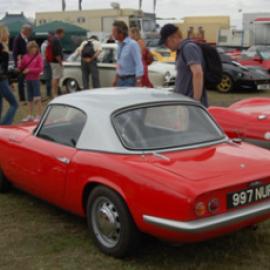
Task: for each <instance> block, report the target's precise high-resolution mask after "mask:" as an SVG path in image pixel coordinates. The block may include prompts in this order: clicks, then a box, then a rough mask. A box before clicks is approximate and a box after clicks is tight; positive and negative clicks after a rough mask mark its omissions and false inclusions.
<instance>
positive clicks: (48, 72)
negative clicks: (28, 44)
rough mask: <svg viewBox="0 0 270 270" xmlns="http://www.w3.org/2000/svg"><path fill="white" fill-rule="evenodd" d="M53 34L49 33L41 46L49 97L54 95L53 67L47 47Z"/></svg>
mask: <svg viewBox="0 0 270 270" xmlns="http://www.w3.org/2000/svg"><path fill="white" fill-rule="evenodd" d="M52 36H53V35H52V34H51V33H49V35H48V39H46V40H44V42H43V43H42V44H41V48H40V51H41V55H42V58H43V65H44V80H45V83H46V96H47V98H51V96H52V69H51V65H50V62H49V59H47V56H46V50H47V47H48V45H49V42H50V41H51V39H52Z"/></svg>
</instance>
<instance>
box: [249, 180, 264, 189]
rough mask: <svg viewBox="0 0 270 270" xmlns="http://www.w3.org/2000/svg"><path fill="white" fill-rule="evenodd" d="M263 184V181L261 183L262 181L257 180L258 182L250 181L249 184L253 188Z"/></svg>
mask: <svg viewBox="0 0 270 270" xmlns="http://www.w3.org/2000/svg"><path fill="white" fill-rule="evenodd" d="M261 185H262V183H261V182H260V181H256V182H252V183H250V184H249V187H251V188H256V187H259V186H261Z"/></svg>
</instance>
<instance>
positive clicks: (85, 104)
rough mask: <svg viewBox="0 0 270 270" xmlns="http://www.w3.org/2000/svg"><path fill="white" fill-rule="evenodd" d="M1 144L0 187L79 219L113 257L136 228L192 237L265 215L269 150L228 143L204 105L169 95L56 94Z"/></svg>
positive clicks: (129, 247) (4, 134)
mask: <svg viewBox="0 0 270 270" xmlns="http://www.w3.org/2000/svg"><path fill="white" fill-rule="evenodd" d="M0 149H1V151H0V190H1V191H2V192H4V191H7V190H8V188H9V187H10V185H11V184H12V185H14V186H16V187H18V188H20V189H23V190H25V191H27V192H29V193H31V194H33V195H35V196H37V197H39V198H41V199H44V200H46V201H48V202H50V203H53V204H55V205H57V206H59V207H61V208H63V209H66V210H68V211H70V212H73V213H75V214H78V215H80V216H83V217H86V219H87V222H88V226H89V229H90V234H91V236H92V237H93V239H94V241H95V243H96V245H97V246H98V247H99V248H100V250H101V251H103V252H104V253H106V254H109V255H113V256H116V257H122V256H124V255H126V254H128V253H129V252H131V251H134V250H136V247H137V245H138V244H139V240H140V235H141V232H143V233H146V234H150V235H153V236H155V237H158V238H161V239H165V240H167V241H172V242H174V243H175V242H181V243H182V242H196V241H202V240H206V239H209V238H213V237H217V236H221V235H224V234H226V233H229V232H233V231H236V230H239V229H241V228H244V227H248V226H251V225H254V224H257V223H259V222H262V221H264V220H267V219H269V218H270V203H269V202H270V171H269V167H270V155H269V151H267V150H265V149H262V148H258V147H256V146H253V145H249V144H245V143H241V144H239V143H235V142H233V141H231V140H229V139H228V138H227V136H226V135H225V134H224V133H223V132H222V131H221V129H220V128H219V127H218V126H217V124H216V123H215V121H214V120H213V119H212V117H211V116H210V115H209V113H208V112H207V110H206V109H205V108H204V107H203V106H201V105H200V104H199V103H197V102H195V101H194V100H191V99H189V98H187V97H184V96H181V95H179V94H175V93H172V92H169V91H164V90H151V89H145V88H128V89H119V88H118V89H98V90H92V91H82V92H77V93H73V94H69V95H63V96H60V97H57V98H56V99H54V100H53V101H52V102H51V103H49V105H48V107H47V109H46V110H45V113H44V115H43V116H42V118H41V121H40V123H39V124H37V125H36V124H34V123H28V124H26V123H23V124H18V125H15V126H7V127H1V128H0ZM33 161H34V162H33Z"/></svg>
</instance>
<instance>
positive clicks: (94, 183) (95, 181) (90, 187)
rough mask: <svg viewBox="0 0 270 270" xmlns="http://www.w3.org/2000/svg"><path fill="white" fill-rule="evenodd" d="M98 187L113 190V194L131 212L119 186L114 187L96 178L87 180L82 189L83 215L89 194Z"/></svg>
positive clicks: (108, 182)
mask: <svg viewBox="0 0 270 270" xmlns="http://www.w3.org/2000/svg"><path fill="white" fill-rule="evenodd" d="M98 186H104V187H107V188H109V189H111V190H113V191H114V192H116V193H117V194H118V195H119V196H120V197H121V198H122V200H123V201H124V202H125V203H126V205H127V207H128V209H129V211H130V212H132V211H131V209H130V207H129V204H128V201H127V197H126V195H125V192H124V191H123V190H122V189H121V188H119V186H116V185H114V184H113V183H112V182H111V181H109V180H107V179H97V178H96V179H91V180H89V181H88V182H87V183H86V184H85V186H84V188H83V192H82V208H83V211H84V213H86V206H87V200H88V197H89V194H90V193H91V192H92V191H93V190H94V188H96V187H98Z"/></svg>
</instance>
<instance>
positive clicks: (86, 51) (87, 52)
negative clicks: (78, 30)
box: [81, 40, 96, 58]
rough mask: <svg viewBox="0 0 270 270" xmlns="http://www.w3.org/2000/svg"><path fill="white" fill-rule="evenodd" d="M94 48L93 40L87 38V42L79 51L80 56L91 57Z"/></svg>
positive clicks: (93, 53)
mask: <svg viewBox="0 0 270 270" xmlns="http://www.w3.org/2000/svg"><path fill="white" fill-rule="evenodd" d="M95 53H96V52H95V49H94V45H93V42H92V41H91V40H88V41H87V43H86V44H85V45H84V47H83V49H82V53H81V57H82V58H91V57H93V56H94V55H95Z"/></svg>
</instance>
